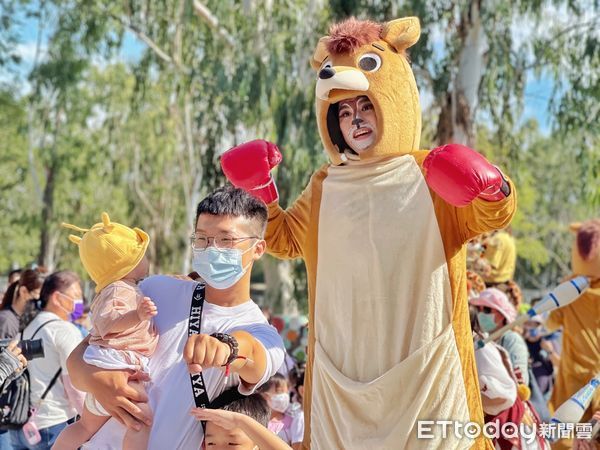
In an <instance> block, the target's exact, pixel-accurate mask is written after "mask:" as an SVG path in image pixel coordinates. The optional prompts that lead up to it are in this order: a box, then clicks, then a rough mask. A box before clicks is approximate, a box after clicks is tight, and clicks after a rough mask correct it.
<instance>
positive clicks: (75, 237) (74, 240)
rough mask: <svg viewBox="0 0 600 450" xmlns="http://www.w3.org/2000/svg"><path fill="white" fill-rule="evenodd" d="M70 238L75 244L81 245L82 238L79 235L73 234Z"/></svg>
mask: <svg viewBox="0 0 600 450" xmlns="http://www.w3.org/2000/svg"><path fill="white" fill-rule="evenodd" d="M69 240H70V241H71V242H72V243H73V244H77V245H79V243H80V242H81V238H80V237H79V236H75V235H73V234H70V235H69Z"/></svg>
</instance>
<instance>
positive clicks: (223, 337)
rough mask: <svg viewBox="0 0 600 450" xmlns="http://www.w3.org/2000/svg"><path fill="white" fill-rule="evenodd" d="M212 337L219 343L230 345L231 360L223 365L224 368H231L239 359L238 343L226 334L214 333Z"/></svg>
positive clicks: (228, 359)
mask: <svg viewBox="0 0 600 450" xmlns="http://www.w3.org/2000/svg"><path fill="white" fill-rule="evenodd" d="M211 337H214V338H215V339H217V340H218V341H221V342H223V343H224V344H227V345H229V350H230V353H229V358H227V362H226V363H225V364H223V366H229V365H230V364H231V363H232V362H234V361H235V360H236V359H237V357H238V341H237V339H236V338H234V337H233V336H232V335H230V334H226V333H213V334H211Z"/></svg>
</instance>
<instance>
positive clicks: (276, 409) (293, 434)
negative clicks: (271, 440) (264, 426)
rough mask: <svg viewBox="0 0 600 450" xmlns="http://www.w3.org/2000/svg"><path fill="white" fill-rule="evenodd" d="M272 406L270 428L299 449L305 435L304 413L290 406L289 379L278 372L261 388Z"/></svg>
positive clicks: (261, 391) (260, 390) (294, 447)
mask: <svg viewBox="0 0 600 450" xmlns="http://www.w3.org/2000/svg"><path fill="white" fill-rule="evenodd" d="M259 392H260V393H261V394H262V395H263V396H264V398H265V400H267V403H268V404H269V406H270V407H271V420H269V427H268V428H269V430H271V431H272V432H273V433H275V434H277V435H278V436H279V437H280V438H281V439H283V440H284V441H285V442H286V443H288V444H289V445H291V446H292V448H293V449H294V450H296V449H299V448H300V446H301V444H302V438H303V435H304V415H303V414H302V412H301V411H298V410H297V409H296V410H293V411H292V409H291V408H290V387H289V384H288V381H287V379H286V378H285V377H284V376H283V375H281V374H279V373H276V374H275V375H273V376H272V377H271V378H270V379H269V381H267V382H266V383H265V384H263V385H262V386H261V387H260V388H259Z"/></svg>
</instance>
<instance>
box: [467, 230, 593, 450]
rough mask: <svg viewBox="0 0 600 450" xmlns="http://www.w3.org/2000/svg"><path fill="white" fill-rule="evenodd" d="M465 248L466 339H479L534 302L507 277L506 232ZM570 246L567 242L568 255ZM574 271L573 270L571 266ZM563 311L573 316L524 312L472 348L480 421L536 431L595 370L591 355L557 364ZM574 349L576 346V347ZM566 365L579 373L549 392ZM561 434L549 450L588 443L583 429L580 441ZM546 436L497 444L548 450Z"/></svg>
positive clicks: (511, 260) (509, 248)
mask: <svg viewBox="0 0 600 450" xmlns="http://www.w3.org/2000/svg"><path fill="white" fill-rule="evenodd" d="M597 222H598V221H591V222H590V223H591V224H592V225H591V226H592V227H593V226H595V227H598V223H597ZM467 251H468V258H467V268H468V272H467V277H468V282H467V284H468V291H469V304H470V308H469V309H470V311H469V312H470V316H471V327H472V330H473V337H474V341H479V340H481V339H482V338H485V337H487V336H488V335H490V334H492V333H494V332H495V331H497V330H498V329H500V328H502V327H504V326H505V325H506V324H509V323H512V322H514V321H515V319H516V318H517V316H518V315H520V314H524V313H527V312H528V311H529V310H530V308H531V307H532V306H534V305H535V300H533V301H532V303H531V304H529V303H527V302H526V301H525V299H524V298H523V295H522V293H521V289H520V288H519V286H518V284H517V283H516V282H515V281H514V274H515V263H516V256H517V254H516V246H515V241H514V238H513V237H512V235H511V233H510V230H499V231H495V232H493V233H490V234H488V235H483V236H481V237H479V238H477V239H475V240H473V241H471V242H470V243H469V244H468V250H467ZM577 251H578V250H577V245H575V247H574V253H577ZM574 270H577V268H576V267H574ZM581 273H585V271H584V272H581ZM589 275H591V274H589ZM538 300H539V299H538ZM582 301H583V302H585V300H583V299H582ZM579 304H581V303H579ZM568 314H573V312H572V310H571V309H569V308H564V309H562V310H560V309H559V310H555V311H553V312H552V313H550V314H543V315H538V314H536V315H531V314H530V315H529V317H528V319H527V320H526V321H525V322H524V323H523V325H522V326H516V327H514V328H512V329H509V330H508V331H506V332H505V333H503V334H502V335H501V336H500V337H499V338H498V339H496V340H495V341H491V342H489V343H487V344H486V345H485V346H484V347H483V348H480V349H478V350H477V351H476V352H475V358H476V364H477V370H478V378H479V383H480V389H481V399H482V404H483V410H484V413H485V419H486V422H494V421H498V422H499V423H500V424H503V423H507V422H512V423H517V424H521V423H525V424H528V425H530V426H531V427H536V428H537V429H540V428H541V427H542V424H543V423H551V418H552V415H551V412H552V411H554V410H556V409H557V408H558V407H560V406H561V404H562V403H563V402H565V401H566V400H567V399H568V398H569V397H570V396H572V395H574V394H575V393H576V392H577V390H578V389H580V388H581V387H583V386H584V385H585V384H586V383H587V382H588V381H589V379H590V378H591V377H593V376H595V375H596V372H597V371H598V369H600V359H598V358H597V356H592V355H590V354H588V355H587V356H586V359H587V360H588V361H589V363H587V364H586V363H584V364H581V363H579V362H575V361H574V360H573V358H572V357H567V358H566V361H564V363H565V364H562V365H561V352H562V351H563V343H564V342H565V337H564V336H563V325H564V321H561V319H560V318H561V317H563V316H564V315H568ZM582 325H583V324H581V323H580V324H578V325H575V326H577V332H578V333H579V334H591V335H593V336H595V335H597V330H596V328H595V327H594V328H591V329H588V330H586V329H584V328H582ZM573 328H574V326H573V324H571V326H569V327H567V330H568V331H571V332H573ZM592 340H593V341H594V342H595V344H592V345H597V344H598V342H597V338H592ZM567 341H568V339H567ZM566 345H567V346H568V345H569V343H568V342H567V344H566ZM578 347H579V349H580V350H584V347H582V346H578ZM573 370H575V371H578V372H579V385H577V384H575V385H573V383H571V386H570V389H569V390H567V391H566V392H562V396H561V395H557V394H558V393H557V392H555V390H556V389H555V384H556V380H557V376H558V374H559V373H560V374H561V375H562V376H563V379H564V378H565V373H564V372H567V371H569V372H573ZM561 387H562V386H561ZM562 389H563V390H564V387H562ZM553 393H554V395H553ZM584 409H585V408H584ZM588 419H590V417H588ZM560 437H561V436H558V438H560ZM564 437H566V438H567V439H563V440H558V442H553V448H571V446H572V448H575V449H588V448H590V449H591V448H595V445H594V444H593V443H592V442H593V441H594V439H593V438H594V437H593V436H591V434H590V435H589V436H587V435H586V436H585V438H583V439H578V438H577V436H574V435H573V433H571V435H570V436H564ZM545 438H548V439H545ZM569 438H571V439H569ZM572 438H575V439H572ZM550 441H557V435H556V432H555V433H554V435H552V434H549V435H548V436H543V435H542V436H540V438H539V439H538V440H537V441H536V442H535V443H533V444H531V443H530V444H529V446H528V444H526V443H525V442H524V441H522V439H521V442H519V438H514V440H513V441H512V442H509V440H506V439H502V438H500V439H498V441H497V444H498V447H499V448H503V449H504V448H539V449H544V448H549V442H550Z"/></svg>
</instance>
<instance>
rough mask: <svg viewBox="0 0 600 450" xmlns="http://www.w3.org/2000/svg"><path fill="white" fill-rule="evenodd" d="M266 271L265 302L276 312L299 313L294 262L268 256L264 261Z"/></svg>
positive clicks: (285, 313)
mask: <svg viewBox="0 0 600 450" xmlns="http://www.w3.org/2000/svg"><path fill="white" fill-rule="evenodd" d="M264 271H265V283H266V285H267V290H266V295H265V304H266V305H267V306H270V307H271V308H272V309H273V311H274V312H276V313H281V314H284V315H297V314H298V302H297V301H296V299H295V298H294V276H293V266H292V262H291V261H290V260H280V259H275V258H273V257H271V256H267V257H265V261H264Z"/></svg>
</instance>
